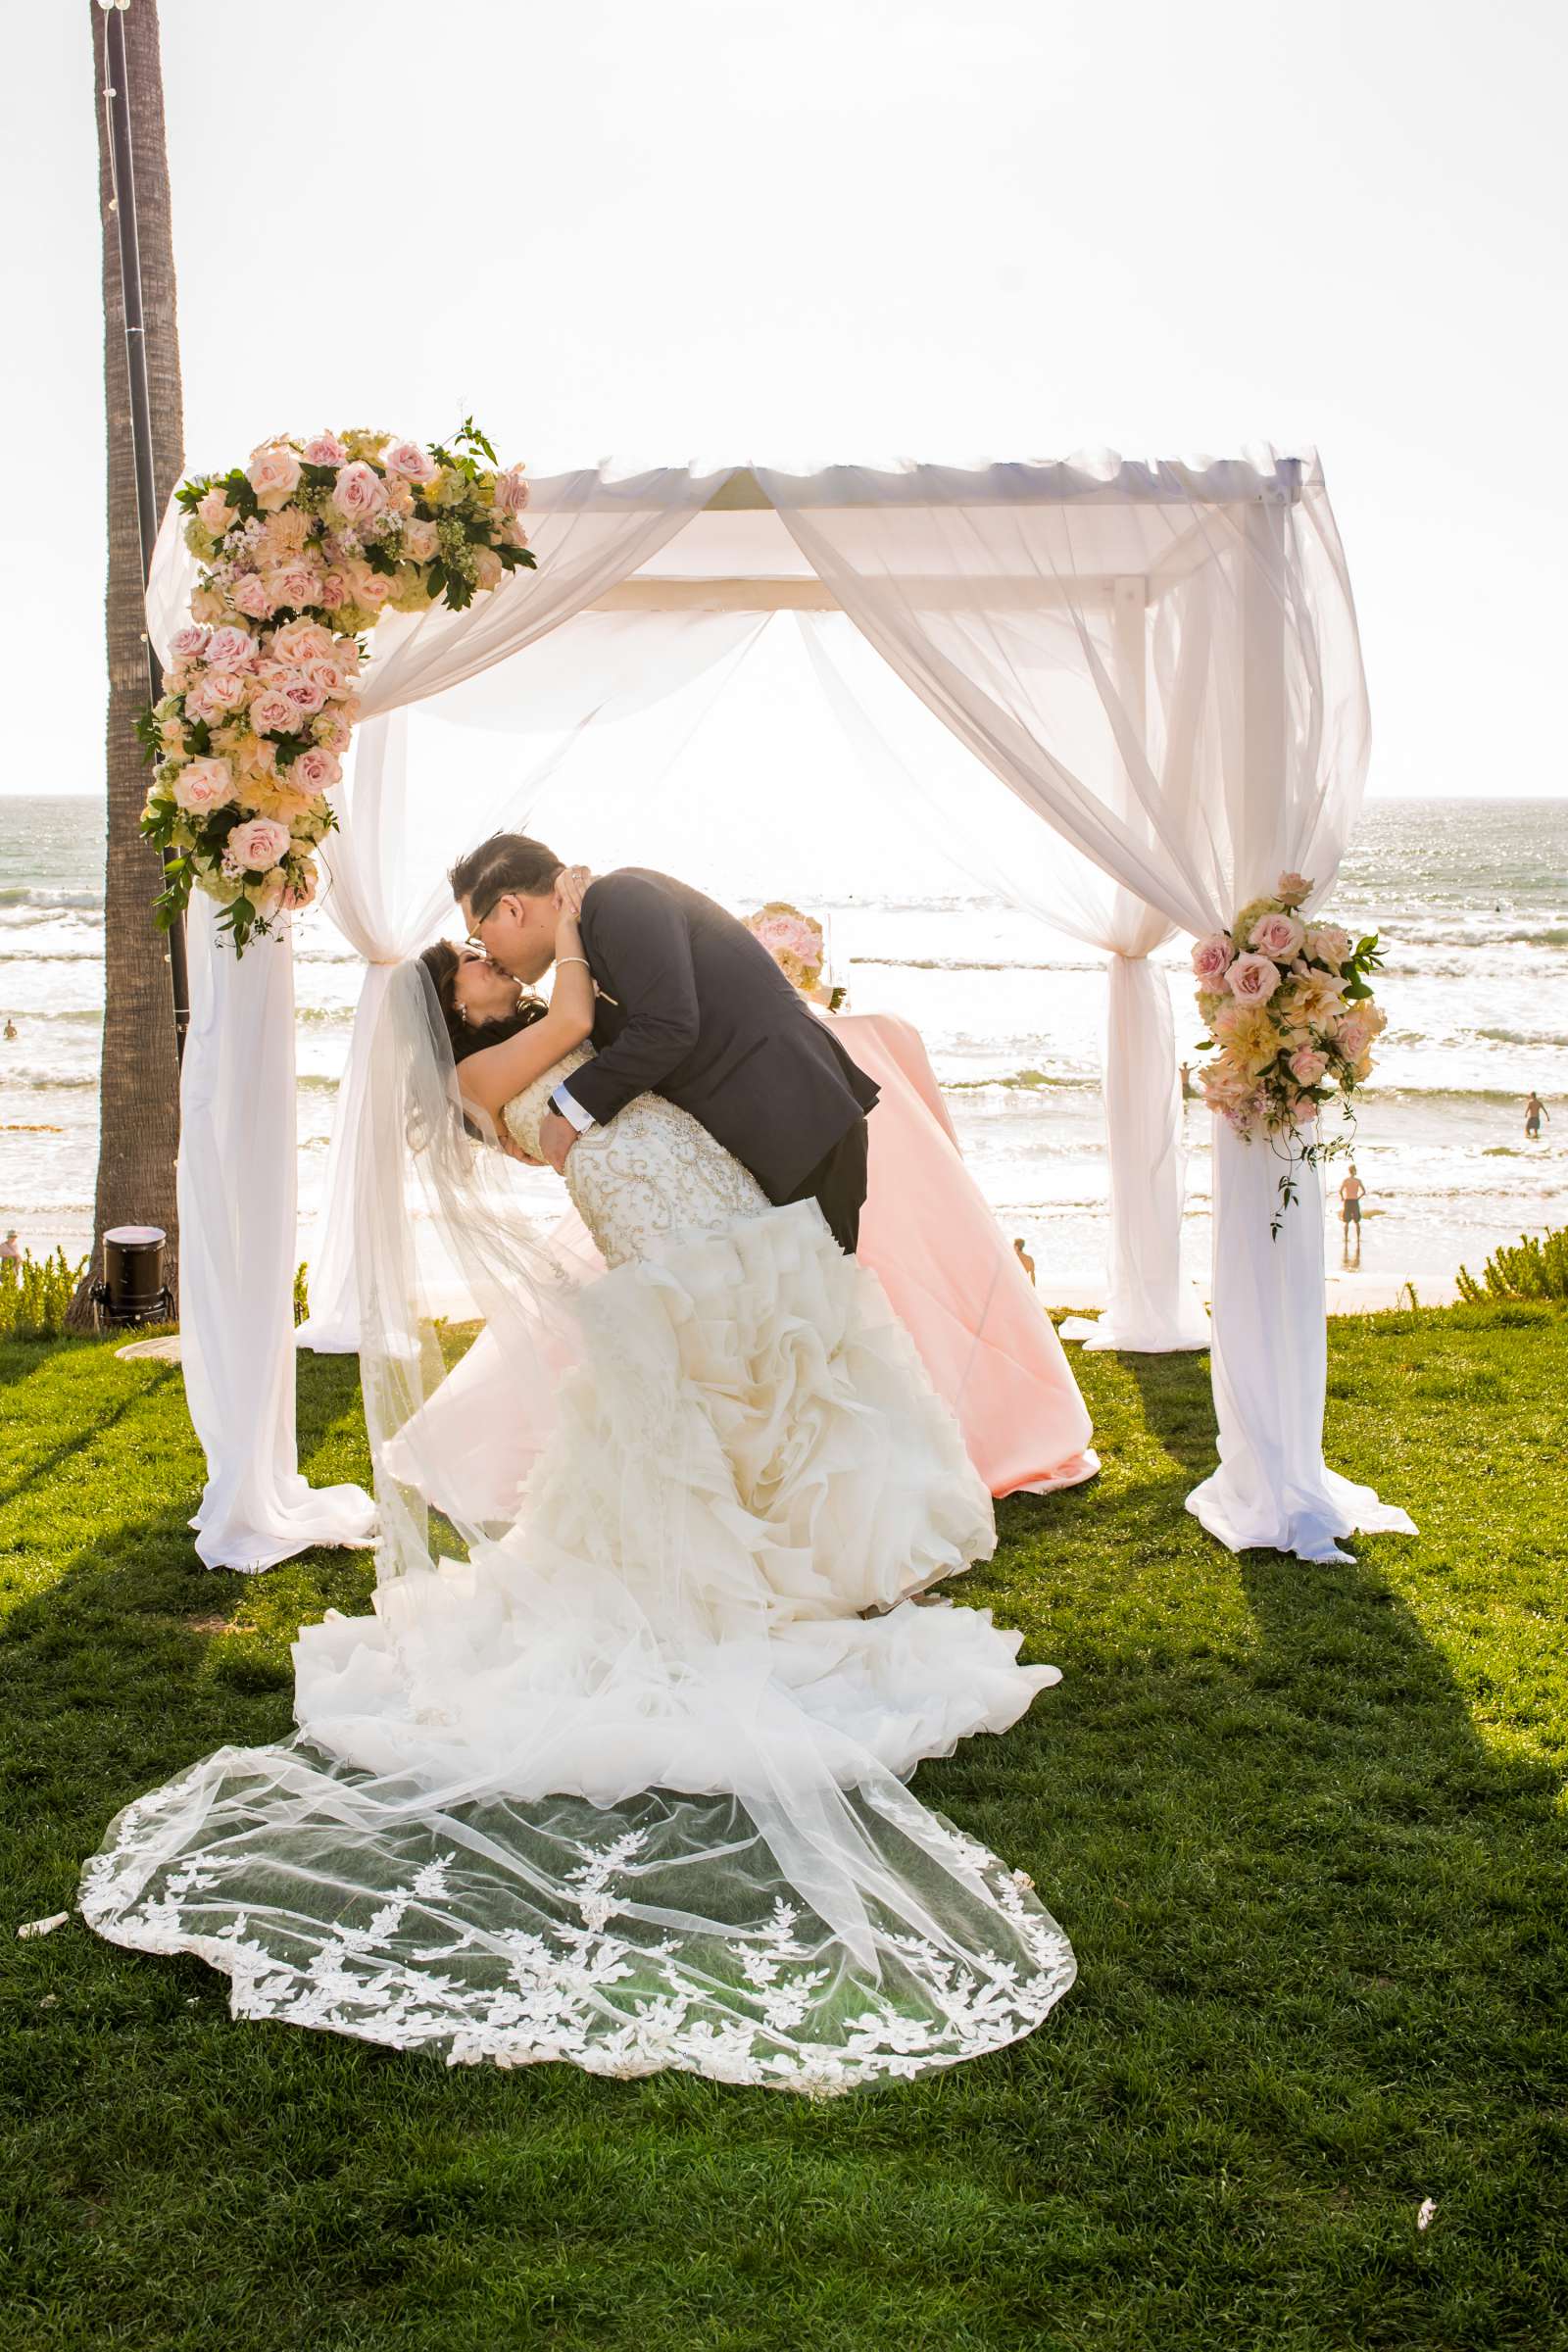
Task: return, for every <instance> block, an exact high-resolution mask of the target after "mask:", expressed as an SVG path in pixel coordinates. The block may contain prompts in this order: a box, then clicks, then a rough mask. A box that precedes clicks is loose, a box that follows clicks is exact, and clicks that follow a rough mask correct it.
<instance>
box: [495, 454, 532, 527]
mask: <svg viewBox="0 0 1568 2352" xmlns="http://www.w3.org/2000/svg"><path fill="white" fill-rule="evenodd" d="M527 504H528V477H527V475H526V474H525V473H524V472H523V469H522V467H521V466H508V467H507V470H506V472H505V473H498V474H497V475H496V495H495V511H496V513H497V514H498V515H520V514H521V513H522V510H523V508H524V507H525V506H526V505H527Z"/></svg>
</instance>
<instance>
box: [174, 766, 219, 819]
mask: <svg viewBox="0 0 1568 2352" xmlns="http://www.w3.org/2000/svg"><path fill="white" fill-rule="evenodd" d="M233 798H234V771H233V769H232V768H231V767H230V766H229V764H228V761H227V760H192V761H191V762H190V765H189V766H188V767H182V768H181V769H180V771H179V773H178V775H177V776H176V777H175V778H174V800H175V802H176V804H177V805H178V807H179V808H181V809H189V810H190V812H191V814H192V815H193V816H205V815H206V813H207V811H208V809H221V808H222V807H223V805H224V803H225V802H226V801H231V800H232V799H233Z"/></svg>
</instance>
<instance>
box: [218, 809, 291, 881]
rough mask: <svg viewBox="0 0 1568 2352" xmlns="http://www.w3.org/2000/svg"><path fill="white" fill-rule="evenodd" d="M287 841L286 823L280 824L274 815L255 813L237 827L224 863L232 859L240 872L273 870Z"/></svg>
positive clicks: (262, 872) (251, 872)
mask: <svg viewBox="0 0 1568 2352" xmlns="http://www.w3.org/2000/svg"><path fill="white" fill-rule="evenodd" d="M288 845H289V830H288V827H287V825H280V824H279V823H278V821H277V819H276V818H275V817H273V816H253V817H251V818H249V819H248V820H247V822H246V823H245V824H243V825H236V826H235V827H234V830H233V832H232V833H231V834H230V835H229V837H228V842H227V846H226V848H225V850H224V853H223V860H224V863H225V864H227V863H229V862H230V861H232V863H233V864H234V865H235V866H237V867H238V869H239V871H240V872H241V873H246V874H265V873H270V871H271V868H272V867H273V866H274V865H275V864H276V863H277V861H278V859H279V858H281V857H282V855H283V853H284V851H285V850H286V849H287V848H288Z"/></svg>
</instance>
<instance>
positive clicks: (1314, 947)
mask: <svg viewBox="0 0 1568 2352" xmlns="http://www.w3.org/2000/svg"><path fill="white" fill-rule="evenodd" d="M1350 945H1351V942H1350V934H1349V933H1348V931H1342V930H1341V929H1340V926H1339V924H1338V923H1319V924H1317V925H1316V927H1315V928H1314V929H1313V930H1310V931H1308V933H1307V935H1306V952H1307V954H1308V955H1309V956H1312V957H1314V958H1315V960H1316V961H1317V962H1318V963H1326V964H1330V965H1332V967H1333V969H1334V970H1335V971H1338V970H1339V969H1340V968H1341V966H1342V965H1343V964H1344V963H1345V962H1346V961H1347V960H1348V956H1349V954H1350Z"/></svg>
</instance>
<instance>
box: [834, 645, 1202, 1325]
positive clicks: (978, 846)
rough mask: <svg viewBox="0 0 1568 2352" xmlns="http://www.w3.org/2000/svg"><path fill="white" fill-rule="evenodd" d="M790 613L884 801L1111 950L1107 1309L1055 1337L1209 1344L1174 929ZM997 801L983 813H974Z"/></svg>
mask: <svg viewBox="0 0 1568 2352" xmlns="http://www.w3.org/2000/svg"><path fill="white" fill-rule="evenodd" d="M797 618H798V620H799V623H800V628H801V632H802V635H803V636H804V638H805V640H806V644H807V648H808V651H809V654H810V657H811V662H812V664H813V667H814V669H815V672H816V675H817V678H818V680H819V681H820V683H821V686H822V689H823V692H824V694H825V696H826V698H827V701H828V703H829V706H830V708H831V709H832V710H833V711H834V712H835V714H836V715H837V717H838V719H839V721H840V724H841V725H842V726H843V728H844V731H845V733H846V734H847V735H848V737H849V738H850V740H851V742H852V743H853V744H854V745H855V747H856V750H857V752H858V755H859V758H860V760H861V764H862V767H863V768H864V770H865V771H866V773H867V774H869V775H872V776H880V778H881V780H882V782H883V784H884V787H885V789H886V792H887V798H888V800H889V803H890V806H892V807H894V808H896V809H899V810H900V811H901V812H902V814H903V815H904V817H905V818H906V820H907V818H908V817H909V815H910V814H911V813H912V814H916V815H918V814H919V813H920V811H921V809H923V810H924V812H925V814H926V817H927V819H928V820H929V826H930V830H931V831H932V833H933V835H935V836H936V837H938V838H940V839H941V841H942V843H943V846H944V847H945V848H946V850H947V852H948V854H949V855H950V856H951V857H952V858H955V859H956V861H957V862H958V863H960V864H961V865H963V866H964V867H966V868H967V869H968V871H969V872H971V873H972V874H974V875H975V877H976V878H977V879H978V880H979V881H981V882H982V883H984V885H985V886H986V887H987V888H988V889H990V890H992V891H995V892H996V894H997V895H998V896H999V897H1000V898H1002V899H1003V900H1005V901H1006V902H1007V903H1008V904H1010V905H1012V906H1015V907H1023V908H1025V909H1026V910H1027V911H1028V912H1029V913H1031V914H1033V915H1036V916H1038V918H1039V919H1040V921H1041V922H1043V923H1045V924H1046V925H1048V926H1049V928H1050V929H1052V930H1053V931H1057V932H1064V933H1066V934H1067V936H1068V937H1069V938H1072V939H1078V940H1082V941H1083V942H1084V944H1085V946H1087V947H1092V948H1096V949H1099V950H1100V951H1102V952H1103V954H1104V955H1105V956H1107V957H1108V958H1109V962H1108V968H1107V972H1106V1017H1105V1023H1104V1033H1103V1034H1104V1045H1103V1060H1102V1073H1103V1076H1102V1093H1103V1103H1104V1110H1105V1147H1106V1155H1107V1159H1108V1162H1109V1168H1110V1188H1109V1189H1110V1199H1109V1203H1108V1217H1107V1239H1106V1250H1105V1274H1106V1300H1105V1306H1104V1310H1103V1313H1101V1314H1100V1315H1099V1316H1098V1317H1089V1316H1083V1315H1074V1316H1070V1317H1069V1318H1068V1320H1067V1321H1066V1322H1065V1323H1064V1324H1063V1325H1062V1327H1061V1336H1062V1338H1063V1339H1066V1340H1081V1341H1082V1342H1083V1343H1084V1345H1085V1346H1086V1347H1087V1348H1120V1349H1124V1350H1127V1351H1131V1352H1135V1353H1148V1354H1165V1353H1169V1352H1171V1351H1173V1350H1176V1349H1181V1348H1206V1347H1207V1346H1208V1344H1209V1328H1208V1316H1207V1314H1206V1313H1205V1311H1204V1309H1203V1304H1202V1301H1201V1299H1200V1298H1199V1297H1198V1295H1197V1293H1196V1292H1195V1290H1194V1288H1193V1285H1192V1283H1191V1282H1190V1281H1188V1280H1187V1278H1186V1277H1185V1276H1184V1275H1183V1272H1182V1263H1181V1247H1182V1209H1183V1204H1184V1201H1185V1197H1186V1161H1187V1154H1186V1147H1185V1140H1184V1137H1183V1132H1182V1116H1181V1100H1180V1095H1179V1092H1178V1089H1177V1082H1176V1052H1175V1042H1174V1030H1173V1027H1172V1021H1171V1006H1170V991H1169V989H1168V987H1167V985H1166V981H1165V975H1164V973H1163V972H1162V971H1160V970H1158V969H1157V968H1156V967H1154V966H1153V965H1152V964H1151V963H1150V962H1149V960H1148V959H1149V957H1150V956H1152V954H1153V953H1154V950H1155V949H1156V948H1158V947H1160V946H1162V945H1163V944H1164V942H1165V941H1166V940H1167V939H1169V938H1170V936H1171V933H1172V930H1173V928H1174V926H1173V925H1172V924H1171V923H1170V922H1169V921H1168V920H1167V919H1166V917H1165V916H1164V915H1163V914H1161V913H1159V912H1157V911H1156V910H1155V909H1154V908H1153V907H1147V906H1146V905H1145V904H1144V903H1143V901H1142V900H1140V899H1138V898H1136V897H1135V896H1134V895H1133V893H1132V892H1131V891H1128V890H1122V889H1120V888H1118V887H1117V885H1115V884H1114V883H1112V882H1110V881H1109V880H1108V879H1107V877H1106V876H1105V875H1104V874H1103V872H1102V871H1101V869H1100V867H1099V866H1097V865H1093V864H1091V863H1090V861H1089V859H1088V858H1085V857H1083V856H1081V855H1080V854H1079V853H1078V852H1077V851H1075V850H1073V849H1071V848H1070V847H1069V846H1068V845H1067V844H1066V843H1064V842H1063V841H1061V839H1060V838H1059V837H1058V836H1057V835H1055V834H1054V833H1047V832H1046V831H1045V829H1044V828H1043V827H1041V826H1040V824H1039V823H1038V822H1037V820H1036V819H1035V818H1034V816H1033V814H1032V813H1031V812H1029V811H1027V810H1025V809H1022V808H1021V807H1019V806H1018V805H1017V804H1016V803H1009V802H1008V799H1007V795H1006V793H1005V790H1004V789H1003V787H1002V786H1001V785H1000V784H998V783H997V782H996V781H995V780H994V778H992V777H991V776H989V775H984V774H981V773H979V772H977V769H976V764H975V761H974V759H973V757H972V755H971V754H970V753H969V752H968V751H966V750H965V749H964V747H963V746H962V745H961V744H959V743H958V742H957V741H956V739H955V738H954V736H953V735H952V734H951V733H950V732H949V731H948V730H947V729H946V728H945V727H944V726H943V725H942V723H941V721H940V720H938V719H936V718H935V717H933V715H932V713H931V712H930V711H928V710H927V709H926V708H925V707H924V705H923V704H920V703H917V702H916V701H915V700H914V699H913V697H912V696H911V695H910V694H909V693H908V692H907V689H906V688H905V686H904V685H903V684H902V683H901V681H900V679H899V678H898V677H897V676H896V675H895V673H894V672H893V670H892V669H891V668H890V667H889V666H888V664H887V663H886V662H883V661H882V660H880V659H879V658H878V656H877V655H876V654H875V653H874V652H873V651H872V649H871V647H870V646H869V645H867V644H866V643H865V641H864V640H863V639H861V638H860V637H859V636H858V634H857V633H856V632H855V631H854V630H853V628H850V627H849V624H848V623H847V622H846V620H845V617H844V615H843V613H800V614H798V615H797ZM847 638H848V639H849V640H853V642H847ZM988 794H989V795H990V803H989V806H984V807H977V805H976V804H977V802H983V801H984V799H985V796H986V795H988ZM999 801H1000V802H1001V803H1002V804H1003V805H1002V806H1001V807H999V806H998V805H997V804H998V802H999ZM911 802H912V804H913V806H912V808H911ZM1009 818H1010V820H1011V821H1010V822H1009V821H1007V820H1008V819H1009Z"/></svg>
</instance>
